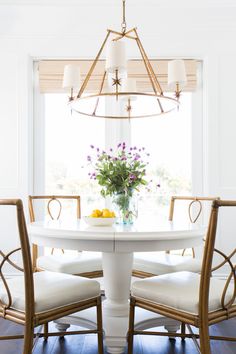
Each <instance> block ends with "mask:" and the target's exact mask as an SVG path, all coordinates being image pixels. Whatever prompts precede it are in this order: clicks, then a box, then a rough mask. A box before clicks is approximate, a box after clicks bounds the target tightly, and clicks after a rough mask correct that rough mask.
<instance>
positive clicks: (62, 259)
mask: <svg viewBox="0 0 236 354" xmlns="http://www.w3.org/2000/svg"><path fill="white" fill-rule="evenodd" d="M40 200H43V201H46V202H47V208H46V210H47V214H48V216H49V218H51V219H57V220H58V219H59V218H60V217H61V212H62V201H64V202H65V201H75V202H76V217H77V219H80V217H81V208H80V196H76V195H73V196H62V195H60V196H55V195H54V196H52V195H50V196H29V214H30V221H31V222H34V221H35V220H36V218H35V210H34V209H35V208H34V207H35V204H34V202H35V201H40ZM53 203H57V204H58V205H57V206H58V210H57V213H56V212H55V214H56V215H54V216H53V212H52V210H51V207H52V204H53ZM32 247H33V248H32V261H33V269H34V271H42V270H48V271H51V272H59V273H67V274H73V275H80V276H84V277H87V278H98V277H102V275H103V273H102V256H101V254H100V253H99V252H78V253H77V255H76V256H68V255H67V254H66V253H64V250H62V254H60V255H56V254H54V249H52V252H51V255H47V256H46V255H44V256H40V257H39V256H38V246H37V245H35V244H33V246H32Z"/></svg>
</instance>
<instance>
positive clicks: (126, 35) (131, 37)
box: [124, 33, 137, 40]
mask: <svg viewBox="0 0 236 354" xmlns="http://www.w3.org/2000/svg"><path fill="white" fill-rule="evenodd" d="M124 37H126V38H129V39H134V40H136V39H137V38H136V37H133V36H130V35H129V34H126V33H125V34H124Z"/></svg>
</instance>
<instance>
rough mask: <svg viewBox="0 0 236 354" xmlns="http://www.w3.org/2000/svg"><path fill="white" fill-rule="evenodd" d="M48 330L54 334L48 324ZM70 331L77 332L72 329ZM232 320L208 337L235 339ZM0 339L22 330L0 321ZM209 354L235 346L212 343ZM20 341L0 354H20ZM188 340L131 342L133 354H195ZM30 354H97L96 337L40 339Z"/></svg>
mask: <svg viewBox="0 0 236 354" xmlns="http://www.w3.org/2000/svg"><path fill="white" fill-rule="evenodd" d="M50 328H51V330H55V327H54V325H53V324H50ZM71 329H78V327H74V326H72V327H71ZM235 330H236V319H231V320H229V321H225V322H223V323H221V324H219V325H215V326H212V327H211V334H214V335H228V336H232V337H233V336H235ZM0 332H1V335H10V334H13V333H14V334H15V333H17V334H20V333H23V328H22V326H19V325H16V324H14V323H12V322H10V321H6V320H3V319H1V320H0ZM211 346H212V353H213V354H222V353H223V354H235V353H236V343H233V342H222V341H212V344H211ZM21 352H22V340H11V341H0V353H1V354H20V353H21ZM197 353H198V352H197V350H196V348H195V346H194V344H193V342H192V340H189V339H186V340H185V341H183V340H181V339H176V340H169V339H168V338H166V337H154V336H137V337H135V342H134V354H197ZM34 354H97V339H96V335H93V334H92V335H80V336H78V335H75V336H66V337H65V338H62V339H60V338H58V337H50V338H49V339H48V340H47V341H44V340H43V339H42V338H40V339H39V340H38V342H37V345H36V348H35V351H34Z"/></svg>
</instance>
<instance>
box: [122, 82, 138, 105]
mask: <svg viewBox="0 0 236 354" xmlns="http://www.w3.org/2000/svg"><path fill="white" fill-rule="evenodd" d="M120 92H137V82H136V80H135V79H131V78H129V77H128V78H125V79H123V81H122V84H121V89H120ZM128 98H129V99H131V100H132V101H134V100H136V96H134V95H127V96H126V95H125V97H124V99H128Z"/></svg>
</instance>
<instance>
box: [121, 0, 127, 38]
mask: <svg viewBox="0 0 236 354" xmlns="http://www.w3.org/2000/svg"><path fill="white" fill-rule="evenodd" d="M122 1H123V21H122V23H121V29H122V32H123V33H125V31H126V19H125V0H122Z"/></svg>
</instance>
